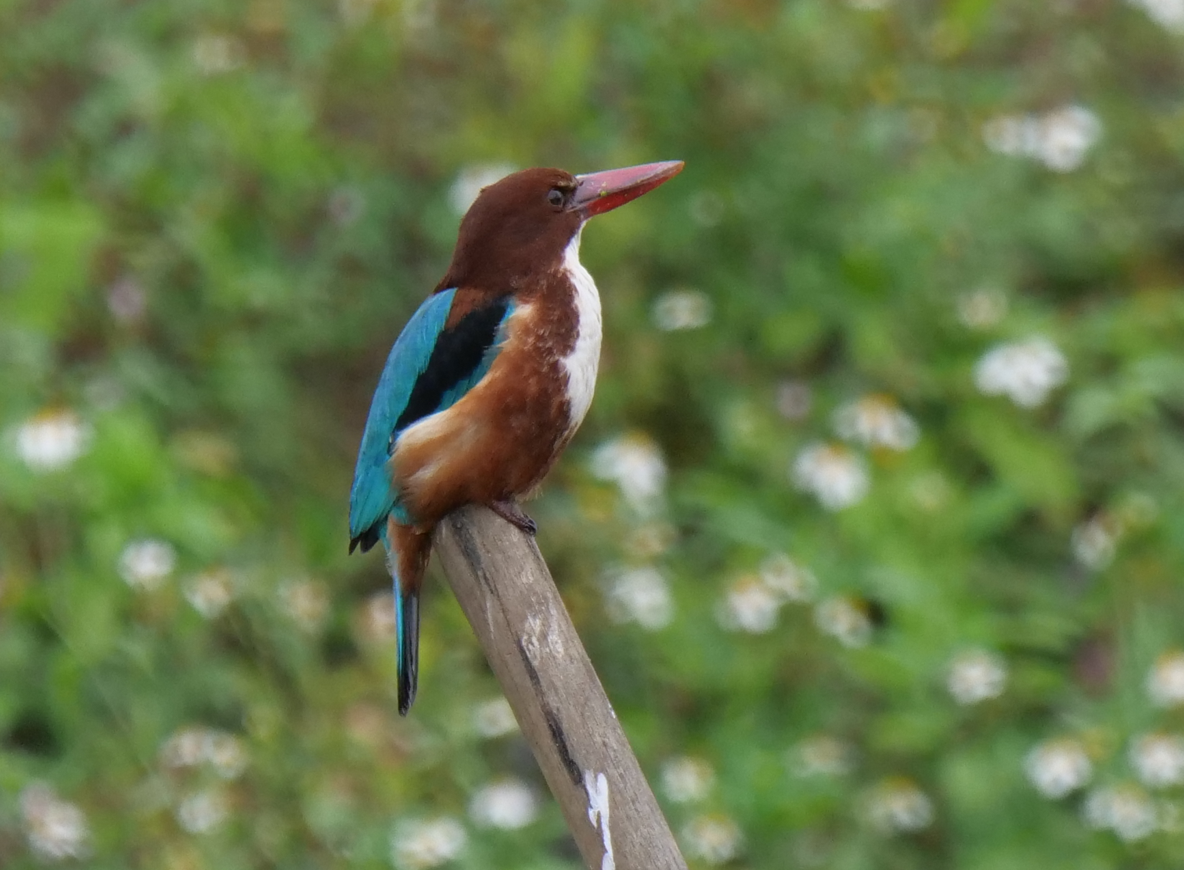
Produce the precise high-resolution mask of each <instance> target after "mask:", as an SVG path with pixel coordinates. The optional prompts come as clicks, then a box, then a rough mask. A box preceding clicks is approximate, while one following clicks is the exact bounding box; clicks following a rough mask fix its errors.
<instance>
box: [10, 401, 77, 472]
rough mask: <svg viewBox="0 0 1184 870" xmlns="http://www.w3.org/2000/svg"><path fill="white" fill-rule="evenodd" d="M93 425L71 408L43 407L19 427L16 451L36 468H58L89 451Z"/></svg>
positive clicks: (34, 469)
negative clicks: (48, 408)
mask: <svg viewBox="0 0 1184 870" xmlns="http://www.w3.org/2000/svg"><path fill="white" fill-rule="evenodd" d="M90 435H91V430H90V427H89V426H88V425H87V424H85V423H83V422H82V420H81V419H80V418H79V416H78V415H77V414H75V413H74V412H73V411H71V410H69V409H68V408H62V409H56V410H50V411H42V412H41V413H40V414H37V415H36V416H35V417H31V418H30V419H28V420H26V421H25V422H24V423H21V424H20V426H18V427H17V429H16V455H17V456H18V457H19V458H20V460H21V461H22V462H24V463H25V465H27V466H28V467H29V468H31V469H32V470H33V471H57V470H58V469H60V468H65V467H66V466H67V465H70V464H71V463H72V462H74V460H76V459H77V458H78V457H79V456H81V455H82V454H83V453H85V452H86V447H87V444H88V443H89V441H90Z"/></svg>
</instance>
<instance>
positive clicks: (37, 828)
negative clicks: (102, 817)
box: [20, 782, 90, 861]
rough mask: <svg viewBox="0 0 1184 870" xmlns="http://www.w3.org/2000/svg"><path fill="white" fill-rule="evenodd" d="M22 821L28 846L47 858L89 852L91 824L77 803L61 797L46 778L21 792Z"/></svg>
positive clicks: (82, 855)
mask: <svg viewBox="0 0 1184 870" xmlns="http://www.w3.org/2000/svg"><path fill="white" fill-rule="evenodd" d="M20 805H21V821H22V822H23V824H24V829H25V838H26V839H27V840H28V841H29V848H30V849H32V850H33V853H34V854H35V855H36V856H37V857H38V858H40V859H42V860H44V861H62V860H65V859H66V858H85V857H87V856H88V855H89V854H90V826H89V825H88V824H87V822H86V816H85V815H84V814H83V812H82V810H80V809H79V808H78V807H77V806H75V805H74V804H72V803H69V802H67V801H64V800H62V799H60V798H59V797H58V796H57V795H56V794H55V793H54V791H53V789H52V788H50V787H49V786H48V785H46V784H45V783H43V782H33V783H30V784H29V785H27V786H25V787H24V788H23V789H22V790H21V793H20Z"/></svg>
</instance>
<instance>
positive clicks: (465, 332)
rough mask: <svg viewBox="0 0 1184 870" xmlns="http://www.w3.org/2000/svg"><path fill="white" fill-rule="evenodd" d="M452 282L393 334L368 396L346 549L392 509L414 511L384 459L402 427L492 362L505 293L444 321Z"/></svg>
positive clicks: (404, 517) (505, 313) (451, 399)
mask: <svg viewBox="0 0 1184 870" xmlns="http://www.w3.org/2000/svg"><path fill="white" fill-rule="evenodd" d="M455 297H456V290H455V288H453V289H449V290H444V291H441V292H440V293H436V294H434V295H432V296H431V297H429V298H428V299H427V301H425V302H424V303H423V305H421V306H420V307H419V310H418V311H416V312H415V314H414V315H413V316H412V318H411V320H409V321H408V322H407V325H406V326H405V327H404V328H403V332H402V333H401V334H400V335H399V338H398V340H397V341H395V345H394V347H392V348H391V352H390V355H389V356H388V357H387V361H386V366H385V367H384V368H383V370H382V377H380V378H379V380H378V388H377V389H376V390H375V391H374V399H373V400H372V402H371V404H370V414H369V416H368V417H367V418H366V429H365V431H364V432H363V434H362V446H361V449H360V450H359V451H358V463H357V466H356V467H355V469H354V483H353V488H352V489H351V491H350V498H349V534H350V552H353V550H354V548H355V547H357V546H359V545H361V547H362V551H363V552H365V551H366V550H369V549H370V548H371V547H373V546H374V544H375V543H377V542H378V540H379V538H380V537H381V536H382V534H383V533H384V531H385V527H386V520H387V517H388V516H390V515H391V514H392V513H393V514H394V516H395V519H396V520H397V521H398V522H401V523H409V522H412V521H413V518H412V517H410V516H409V515H408V514H407V511H406V509H405V508H404V507H403V506H402V505H401V504H400V503H399V494H398V492H397V491H396V490H395V488H394V485H393V483H392V481H391V475H390V471H389V470H388V468H387V461H388V460H389V459H390V456H391V452H392V450H393V448H394V444H395V441H396V439H397V438H398V436H399V433H400V432H402V431H403V430H404V429H406V428H407V427H408V426H410V425H411V424H412V423H415V422H416V421H417V420H421V419H423V418H424V417H427V416H430V415H431V414H435V413H438V412H440V411H443V410H445V409H446V408H449V407H451V406H452V405H453V404H455V403H456V402H457V401H458V400H459V399H460V398H461V397H462V396H464V394H465V393H467V392H468V391H469V390H470V389H472V388H473V386H474V385H475V384H476V383H477V382H478V381H480V380H481V378H483V377H484V376H485V374H486V372H488V371H489V367H490V366H491V365H493V361H494V359H495V358H496V357H497V354H498V352H499V350H500V347H501V344H502V341H503V340H504V338H505V323H506V320H507V318H509V316H510V315H511V314H512V313H513V309H514V306H513V303H512V302H511V300H510V298H509V297H508V296H504V297H500V298H495V299H491V300H490V301H488V302H487V303H485V304H483V305H480V306H477V307H474V308H472V309H471V310H469V311H468V312H466V313H465V315H464V316H463V317H461V318H460V319H459V320H458V321H457V322H456V323H455V324H453V325H452V326H451V327H447V328H446V324H447V323H448V318H449V314H450V313H451V311H452V304H453V301H454V299H455Z"/></svg>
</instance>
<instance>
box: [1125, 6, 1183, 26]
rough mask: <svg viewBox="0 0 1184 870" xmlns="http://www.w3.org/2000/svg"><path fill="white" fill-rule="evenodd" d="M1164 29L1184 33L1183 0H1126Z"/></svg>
mask: <svg viewBox="0 0 1184 870" xmlns="http://www.w3.org/2000/svg"><path fill="white" fill-rule="evenodd" d="M1127 2H1128V3H1130V4H1131V5H1132V6H1138V7H1139V8H1141V9H1142V10H1143V11H1144V12H1146V13H1147V17H1148V18H1150V19H1151V20H1152V21H1154V22H1155V23H1156V24H1158V25H1159V26H1160V27H1162V28H1164V29H1165V30H1170V31H1171V32H1172V33H1184V0H1127Z"/></svg>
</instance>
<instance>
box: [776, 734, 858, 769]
mask: <svg viewBox="0 0 1184 870" xmlns="http://www.w3.org/2000/svg"><path fill="white" fill-rule="evenodd" d="M789 765H790V770H792V771H793V772H794V773H795V774H797V775H798V776H806V777H809V776H844V775H845V774H848V773H850V772H851V771H852V770H854V769H855V747H853V746H852V745H851V744H850V743H848V742H847V741H845V740H840V739H839V738H838V737H833V736H831V735H830V734H815V735H814V736H813V737H807V738H805V739H804V740H802V741H801V742H800V743H798V744H797V745H796V746H794V747H793V749H792V750H790V754H789Z"/></svg>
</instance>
